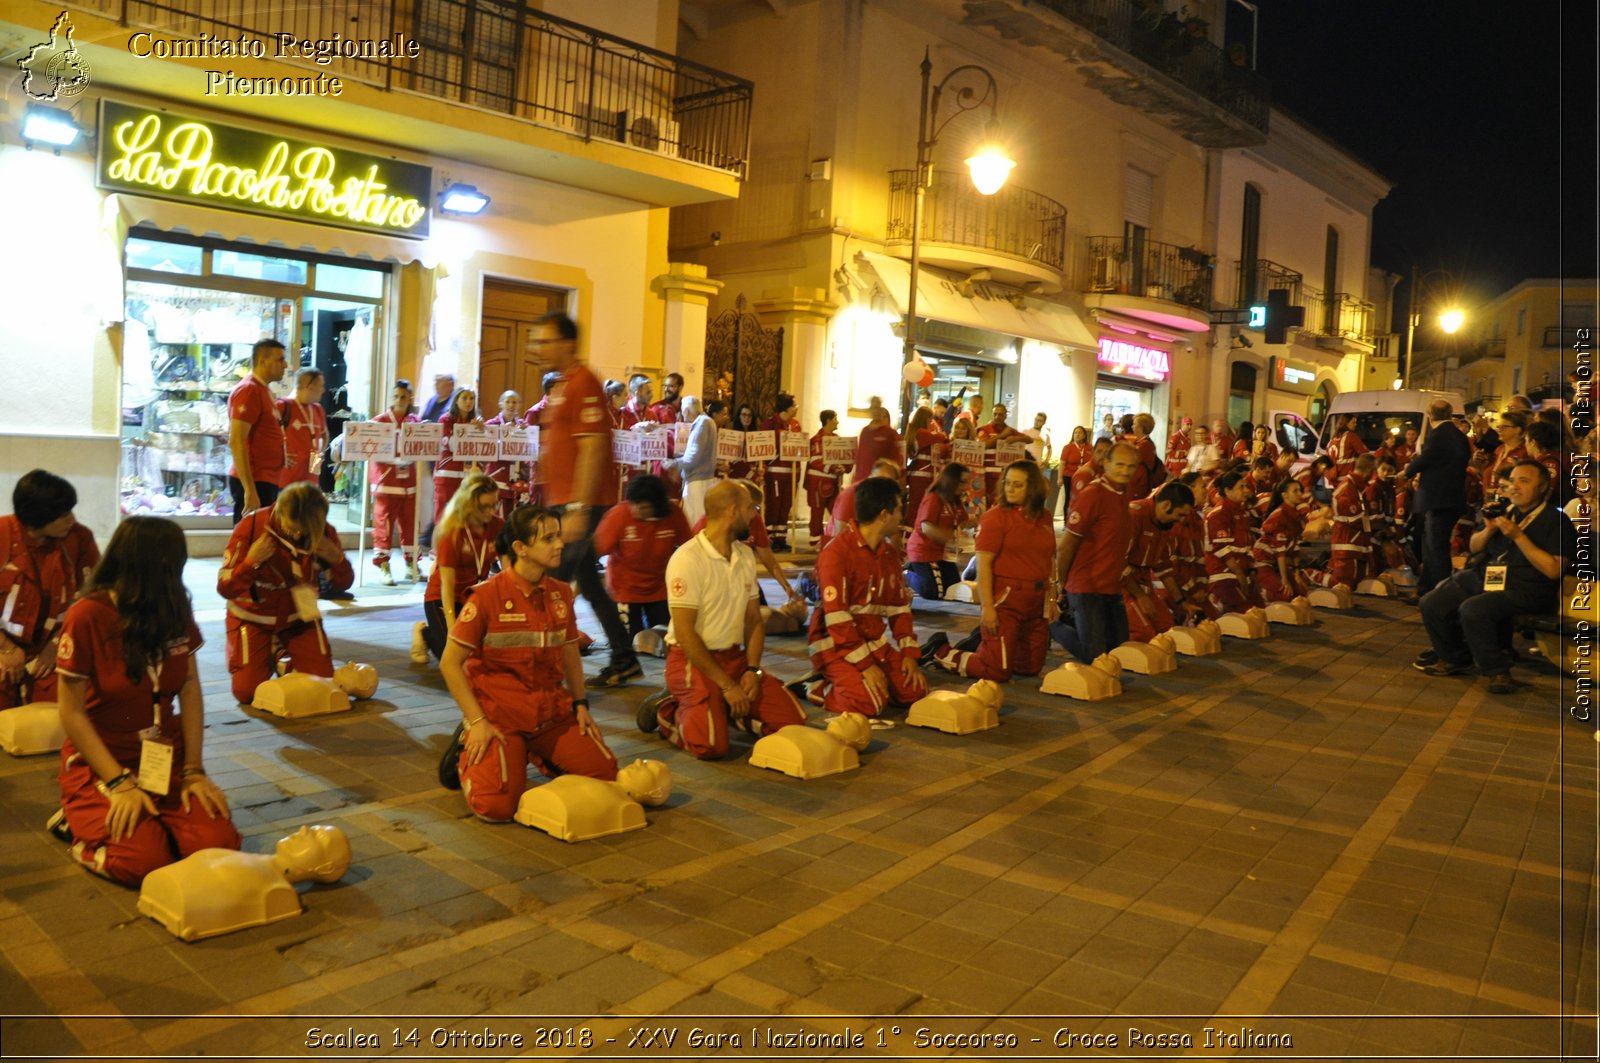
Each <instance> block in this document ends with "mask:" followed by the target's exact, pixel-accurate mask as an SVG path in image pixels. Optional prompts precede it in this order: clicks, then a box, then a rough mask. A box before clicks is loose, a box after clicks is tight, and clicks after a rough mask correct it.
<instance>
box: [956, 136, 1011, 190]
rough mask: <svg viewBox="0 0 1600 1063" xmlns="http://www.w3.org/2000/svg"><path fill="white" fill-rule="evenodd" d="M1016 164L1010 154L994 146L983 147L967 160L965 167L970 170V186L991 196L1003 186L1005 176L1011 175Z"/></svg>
mask: <svg viewBox="0 0 1600 1063" xmlns="http://www.w3.org/2000/svg"><path fill="white" fill-rule="evenodd" d="M1016 165H1017V164H1016V163H1015V162H1013V161H1012V160H1011V158H1010V156H1008V155H1007V154H1006V153H1005V152H1004V151H1002V150H1000V149H999V148H996V147H986V148H983V149H982V150H980V151H979V152H978V153H977V154H976V155H974V156H972V158H970V159H968V160H967V169H968V170H970V171H972V187H974V188H976V189H977V190H978V191H979V192H980V193H981V194H983V195H986V196H992V195H994V194H995V193H996V192H998V191H1000V189H1001V188H1003V187H1005V183H1006V178H1008V177H1010V176H1011V171H1012V169H1013V168H1014V167H1015V166H1016Z"/></svg>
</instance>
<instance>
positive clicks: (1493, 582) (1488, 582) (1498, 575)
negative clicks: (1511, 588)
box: [1483, 565, 1506, 591]
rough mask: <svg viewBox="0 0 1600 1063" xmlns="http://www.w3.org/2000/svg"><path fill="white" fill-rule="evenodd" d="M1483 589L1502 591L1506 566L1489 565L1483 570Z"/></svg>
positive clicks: (1504, 585) (1504, 583)
mask: <svg viewBox="0 0 1600 1063" xmlns="http://www.w3.org/2000/svg"><path fill="white" fill-rule="evenodd" d="M1483 589H1484V590H1486V591H1503V590H1505V589H1506V566H1504V565H1490V566H1489V567H1488V568H1486V569H1484V570H1483Z"/></svg>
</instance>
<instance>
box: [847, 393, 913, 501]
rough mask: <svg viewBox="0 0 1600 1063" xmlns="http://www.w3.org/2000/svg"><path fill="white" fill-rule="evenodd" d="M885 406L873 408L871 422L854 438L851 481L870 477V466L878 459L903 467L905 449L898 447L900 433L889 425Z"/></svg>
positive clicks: (887, 411)
mask: <svg viewBox="0 0 1600 1063" xmlns="http://www.w3.org/2000/svg"><path fill="white" fill-rule="evenodd" d="M889 421H890V414H889V407H887V406H874V407H873V408H872V413H871V420H870V421H868V422H867V426H866V427H865V428H863V429H862V430H861V434H860V436H858V437H857V438H856V467H855V475H854V477H852V479H853V481H854V482H856V483H859V482H860V481H862V480H865V479H866V478H867V477H869V476H871V475H872V466H873V464H874V463H875V462H877V461H878V459H880V458H885V459H888V460H889V461H892V462H894V463H895V464H896V465H898V466H900V467H901V468H904V467H905V463H906V458H905V449H904V448H903V447H902V446H901V445H900V433H899V432H896V431H895V430H894V425H892V424H890V423H889Z"/></svg>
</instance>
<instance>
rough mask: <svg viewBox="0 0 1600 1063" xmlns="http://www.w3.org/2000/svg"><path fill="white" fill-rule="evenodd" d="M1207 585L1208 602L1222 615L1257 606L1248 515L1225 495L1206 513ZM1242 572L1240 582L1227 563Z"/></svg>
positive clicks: (1258, 596) (1259, 599) (1240, 611)
mask: <svg viewBox="0 0 1600 1063" xmlns="http://www.w3.org/2000/svg"><path fill="white" fill-rule="evenodd" d="M1205 529H1206V584H1207V589H1208V590H1209V591H1210V593H1211V600H1212V602H1214V603H1215V604H1216V606H1217V608H1218V609H1220V610H1221V611H1222V612H1224V613H1242V612H1244V611H1245V610H1246V609H1249V608H1250V607H1251V606H1254V605H1260V604H1262V603H1261V597H1260V595H1258V594H1257V593H1256V590H1255V585H1254V583H1253V582H1252V581H1251V579H1250V576H1249V573H1250V513H1249V511H1248V510H1246V509H1245V507H1243V506H1241V505H1240V504H1239V503H1237V502H1235V501H1233V499H1231V498H1228V497H1226V496H1223V497H1221V498H1220V499H1219V500H1218V502H1217V504H1216V505H1215V506H1213V507H1212V508H1211V510H1210V511H1209V512H1207V513H1206V517H1205ZM1230 560H1231V561H1234V562H1236V563H1237V565H1238V567H1239V568H1240V569H1242V570H1243V572H1244V577H1243V578H1242V579H1241V578H1240V577H1239V576H1238V575H1237V574H1236V573H1235V572H1234V570H1233V569H1232V568H1230V567H1229V566H1228V562H1229V561H1230Z"/></svg>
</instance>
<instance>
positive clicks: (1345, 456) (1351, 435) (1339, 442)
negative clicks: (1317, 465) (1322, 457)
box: [1328, 415, 1367, 484]
mask: <svg viewBox="0 0 1600 1063" xmlns="http://www.w3.org/2000/svg"><path fill="white" fill-rule="evenodd" d="M1366 452H1367V445H1366V444H1365V443H1363V442H1361V437H1360V436H1359V435H1357V434H1356V419H1355V417H1354V416H1353V415H1345V416H1343V417H1340V418H1339V425H1338V427H1337V428H1336V429H1335V430H1334V433H1333V437H1332V438H1331V439H1330V440H1329V441H1328V457H1329V458H1331V459H1333V482H1334V483H1335V484H1337V483H1338V482H1339V481H1341V480H1343V479H1344V478H1345V477H1346V476H1349V475H1350V470H1351V469H1352V468H1354V467H1355V463H1356V459H1357V458H1358V457H1360V456H1361V455H1363V454H1365V453H1366Z"/></svg>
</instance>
